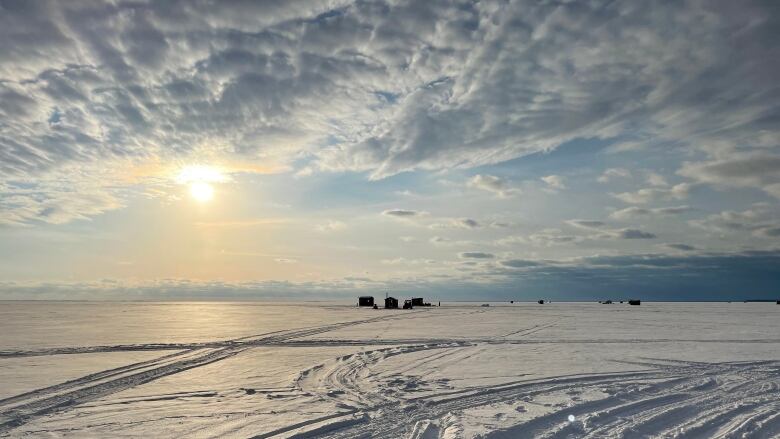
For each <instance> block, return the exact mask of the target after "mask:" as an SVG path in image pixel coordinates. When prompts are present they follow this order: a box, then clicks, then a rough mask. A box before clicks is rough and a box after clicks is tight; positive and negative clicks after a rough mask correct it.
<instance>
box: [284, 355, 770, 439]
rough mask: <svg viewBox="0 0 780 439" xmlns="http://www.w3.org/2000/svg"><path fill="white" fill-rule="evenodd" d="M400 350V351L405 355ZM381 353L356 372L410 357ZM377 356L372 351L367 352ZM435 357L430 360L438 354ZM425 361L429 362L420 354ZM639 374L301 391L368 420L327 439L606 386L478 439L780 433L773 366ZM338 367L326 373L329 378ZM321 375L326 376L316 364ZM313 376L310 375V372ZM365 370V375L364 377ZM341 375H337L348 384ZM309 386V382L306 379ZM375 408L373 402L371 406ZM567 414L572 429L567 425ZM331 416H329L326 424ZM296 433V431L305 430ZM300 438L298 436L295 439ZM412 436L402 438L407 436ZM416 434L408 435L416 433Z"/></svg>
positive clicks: (420, 428)
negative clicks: (402, 393) (431, 389)
mask: <svg viewBox="0 0 780 439" xmlns="http://www.w3.org/2000/svg"><path fill="white" fill-rule="evenodd" d="M448 347H462V346H435V345H428V346H420V347H417V348H416V349H418V350H419V349H446V348H448ZM407 349H408V350H407ZM381 351H382V352H385V353H388V354H387V355H376V354H372V355H371V356H367V357H366V358H370V359H371V360H373V361H374V363H371V362H370V361H362V362H361V364H360V366H358V365H357V364H352V365H350V366H349V367H350V368H354V367H370V366H371V365H373V364H376V362H379V361H383V360H385V359H386V358H388V357H389V352H392V355H401V354H405V353H411V352H416V350H413V349H411V348H409V347H399V348H395V350H394V351H393V350H392V349H383V350H381ZM376 352H379V351H376ZM437 355H438V354H437ZM428 358H430V357H428ZM636 364H637V365H640V366H643V367H647V368H648V369H645V370H640V371H634V372H622V373H613V374H593V375H581V376H571V377H556V378H549V379H545V380H536V381H528V380H525V381H520V382H516V383H510V384H505V385H500V386H486V387H481V388H477V389H467V390H460V391H452V392H440V393H437V394H434V395H428V396H422V397H418V398H399V397H390V396H388V395H384V400H381V401H374V402H375V403H376V404H375V405H374V406H373V407H368V406H367V403H368V401H371V400H372V399H371V397H367V396H365V395H367V394H370V393H371V392H376V391H377V389H371V388H368V387H366V386H361V384H362V381H360V380H356V381H354V382H349V381H348V380H333V381H328V380H322V381H319V383H320V385H319V387H316V386H315V387H313V388H309V389H308V391H310V392H316V391H317V390H320V391H322V390H328V392H326V393H324V394H323V395H322V396H323V397H325V398H327V397H338V396H339V395H340V394H339V393H338V391H336V392H334V391H333V390H334V389H339V388H349V392H351V393H352V394H360V395H363V402H364V404H363V405H362V406H356V407H355V408H354V409H353V410H352V411H350V414H351V415H354V414H355V413H356V412H355V411H354V410H358V409H362V410H360V411H359V412H357V413H363V414H364V415H366V416H368V419H370V420H365V421H364V422H360V423H351V424H349V425H346V424H345V425H343V426H341V427H339V428H338V429H334V430H330V432H329V437H337V438H356V437H369V436H370V437H405V436H406V437H420V435H421V434H423V433H425V434H426V436H425V437H429V436H427V435H428V434H432V433H433V432H437V434H439V435H440V436H430V437H441V434H443V432H444V428H441V427H442V425H443V423H442V421H441V420H442V419H443V418H444V417H449V418H450V420H449V421H447V422H448V423H450V424H451V423H452V419H451V418H452V416H453V413H460V412H462V411H464V410H468V409H472V408H476V407H483V406H490V405H494V404H497V403H515V402H520V401H526V400H527V399H528V398H533V397H534V396H536V395H544V394H550V393H556V392H558V393H560V392H568V391H572V390H575V391H578V392H584V391H600V390H602V389H603V388H604V387H605V386H606V387H613V388H617V389H619V390H618V391H615V392H613V393H611V394H608V395H607V396H606V397H603V398H599V399H595V400H589V401H586V402H574V401H572V402H574V404H573V405H571V406H570V407H566V408H563V409H560V410H557V411H555V412H552V413H549V414H546V415H542V416H538V417H536V418H533V419H531V420H529V421H527V422H524V423H520V424H518V425H515V426H511V427H507V428H504V429H500V430H495V431H493V432H490V433H488V434H486V435H485V436H484V438H486V439H487V438H492V439H496V438H510V437H511V438H515V437H540V438H565V437H578V438H580V437H587V438H597V437H659V436H660V437H679V438H683V437H737V435H739V437H746V438H750V437H755V438H763V437H771V436H773V435H776V434H778V433H780V415H776V414H775V413H776V412H777V410H778V409H780V398H779V397H778V393H777V389H778V388H780V362H777V361H756V362H732V363H702V362H685V361H670V360H656V361H653V362H651V361H640V362H637V363H636ZM338 367H339V366H338V365H335V366H332V367H331V368H330V369H328V370H329V371H328V374H330V375H338ZM321 369H327V367H325V366H321ZM315 374H316V371H315ZM367 374H368V373H367V372H366V373H364V375H367ZM357 375H358V374H355V373H354V372H350V374H347V375H345V376H351V377H355V376H357ZM315 381H316V379H315ZM377 402H378V403H377ZM569 416H573V417H574V418H573V419H575V422H570V421H569V419H570V418H569ZM334 419H338V418H334ZM304 430H305V428H304ZM299 433H301V432H299ZM410 435H411V436H410ZM415 435H416V436H415Z"/></svg>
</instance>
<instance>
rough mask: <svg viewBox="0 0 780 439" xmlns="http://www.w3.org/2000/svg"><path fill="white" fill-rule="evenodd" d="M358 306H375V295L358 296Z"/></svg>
mask: <svg viewBox="0 0 780 439" xmlns="http://www.w3.org/2000/svg"><path fill="white" fill-rule="evenodd" d="M358 306H374V296H360V297H358Z"/></svg>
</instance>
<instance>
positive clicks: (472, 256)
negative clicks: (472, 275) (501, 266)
mask: <svg viewBox="0 0 780 439" xmlns="http://www.w3.org/2000/svg"><path fill="white" fill-rule="evenodd" d="M459 256H460V257H461V258H463V259H493V258H495V257H496V256H495V255H494V254H493V253H484V252H462V253H460V254H459Z"/></svg>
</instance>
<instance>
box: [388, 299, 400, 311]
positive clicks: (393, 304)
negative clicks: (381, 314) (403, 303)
mask: <svg viewBox="0 0 780 439" xmlns="http://www.w3.org/2000/svg"><path fill="white" fill-rule="evenodd" d="M385 309H398V299H396V298H395V297H386V298H385Z"/></svg>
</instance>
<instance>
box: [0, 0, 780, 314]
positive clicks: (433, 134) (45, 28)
mask: <svg viewBox="0 0 780 439" xmlns="http://www.w3.org/2000/svg"><path fill="white" fill-rule="evenodd" d="M778 72H780V3H778V2H776V1H751V0H746V1H740V2H734V1H718V0H701V1H668V2H667V1H659V2H650V3H648V2H613V1H576V2H575V1H572V2H570V1H489V0H481V1H435V0H431V1H411V0H410V1H395V0H393V1H341V0H332V1H310V0H307V1H287V0H286V1H263V2H255V1H225V2H208V1H165V2H153V1H148V2H147V1H111V2H95V1H89V2H87V1H68V2H57V1H51V2H46V1H38V0H33V1H5V0H0V299H78V300H82V299H112V300H116V299H120V300H124V299H127V300H133V299H143V300H172V299H216V300H219V299H231V300H233V299H273V300H278V299H295V300H301V299H302V300H325V299H333V298H353V297H354V296H356V295H359V294H374V295H376V296H381V295H383V294H385V293H386V292H389V293H390V294H393V295H396V296H398V297H407V296H411V295H415V296H416V295H423V296H424V297H428V298H432V299H439V300H509V299H516V300H529V299H534V300H535V299H537V298H548V299H552V300H595V299H607V298H613V299H614V298H627V297H641V298H643V299H645V300H740V299H746V298H750V299H756V298H763V299H768V298H772V299H774V298H776V297H780V222H779V221H778V219H779V218H780V205H779V204H778V201H780V81H778Z"/></svg>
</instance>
